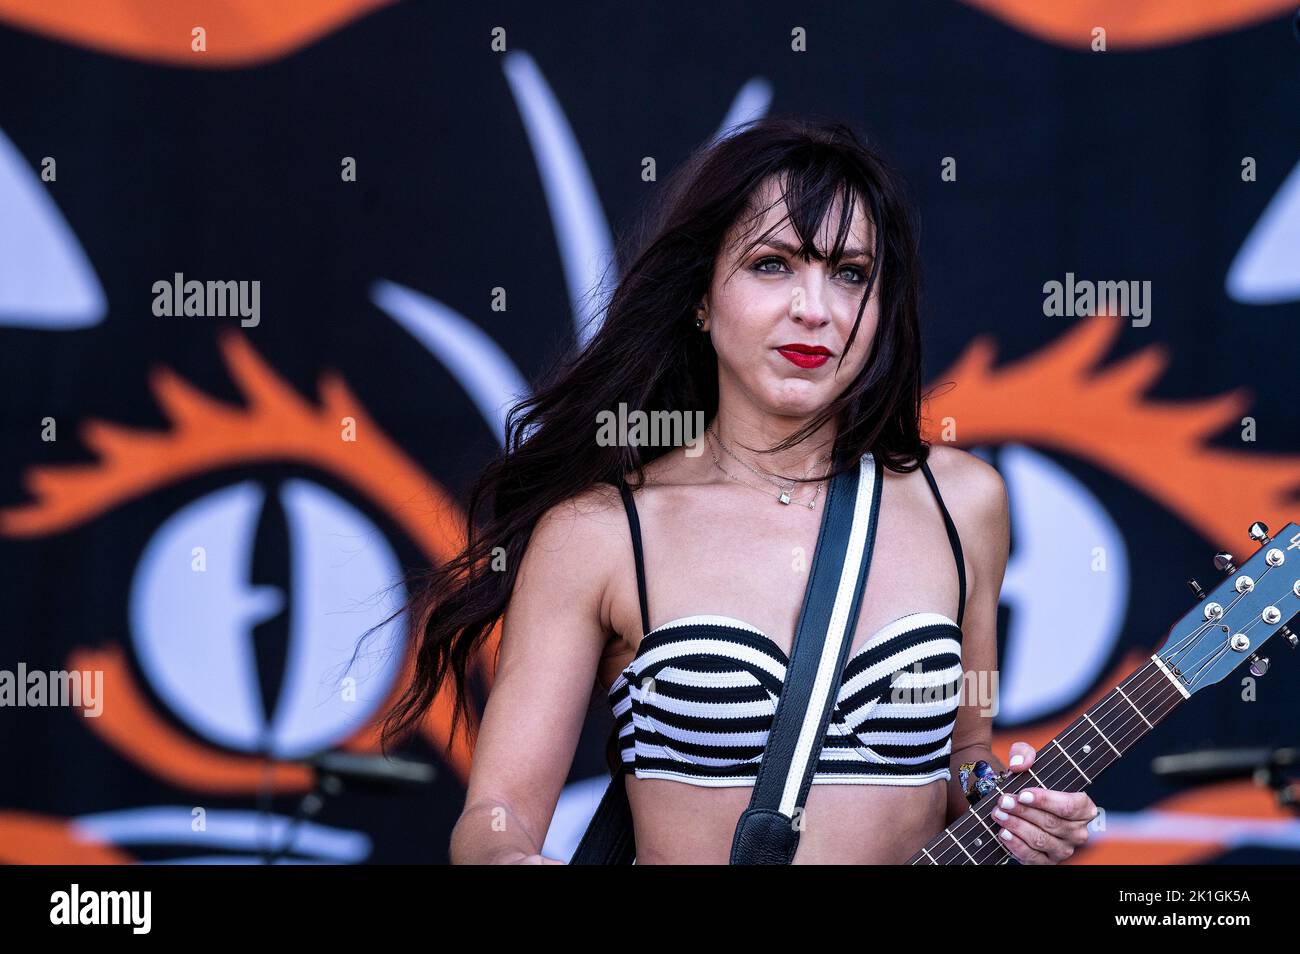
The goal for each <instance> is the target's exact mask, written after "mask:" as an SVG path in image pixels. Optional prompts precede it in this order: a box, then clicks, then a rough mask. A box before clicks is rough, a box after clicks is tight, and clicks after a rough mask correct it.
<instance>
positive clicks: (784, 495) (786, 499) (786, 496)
mask: <svg viewBox="0 0 1300 954" xmlns="http://www.w3.org/2000/svg"><path fill="white" fill-rule="evenodd" d="M776 499H777V500H779V501H781V503H783V504H788V503H789V502H790V495H789V494H788V493H786V492H785V491H784V490H783V491H781V496H780V497H777V498H776Z"/></svg>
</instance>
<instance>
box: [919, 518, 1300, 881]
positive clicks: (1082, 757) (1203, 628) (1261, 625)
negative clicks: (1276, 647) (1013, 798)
mask: <svg viewBox="0 0 1300 954" xmlns="http://www.w3.org/2000/svg"><path fill="white" fill-rule="evenodd" d="M1250 538H1251V539H1252V540H1254V541H1255V542H1256V543H1258V544H1259V550H1258V551H1256V552H1255V554H1254V555H1253V556H1252V557H1251V558H1250V559H1249V560H1247V561H1246V564H1245V566H1243V567H1240V568H1238V567H1237V566H1236V564H1235V561H1234V558H1233V556H1232V554H1230V553H1218V554H1215V557H1214V565H1215V567H1216V568H1217V569H1218V570H1219V571H1220V572H1223V573H1226V574H1227V579H1225V580H1223V581H1222V582H1221V583H1220V584H1219V585H1218V586H1217V587H1215V588H1214V589H1213V590H1211V591H1210V592H1209V593H1208V594H1206V593H1204V592H1203V591H1202V590H1201V587H1200V584H1198V583H1197V582H1196V581H1195V580H1191V581H1189V585H1190V586H1191V587H1192V590H1193V592H1195V594H1196V596H1197V599H1198V600H1199V602H1198V603H1197V604H1196V605H1195V606H1193V607H1192V608H1191V609H1190V610H1188V611H1187V613H1186V614H1184V615H1183V617H1182V618H1181V619H1179V620H1178V621H1177V622H1176V623H1174V625H1173V626H1172V627H1171V628H1170V630H1169V636H1168V637H1167V638H1166V640H1165V643H1164V645H1163V646H1161V647H1160V650H1159V651H1158V652H1156V653H1155V654H1154V655H1153V656H1152V657H1151V661H1150V662H1148V663H1146V664H1144V665H1143V666H1141V667H1139V668H1138V669H1136V670H1134V671H1133V672H1132V673H1131V674H1130V675H1129V676H1128V677H1127V678H1125V679H1123V680H1122V681H1121V682H1120V683H1119V685H1117V686H1116V687H1115V688H1114V689H1112V690H1111V691H1110V692H1109V693H1107V694H1106V695H1105V696H1103V697H1102V699H1101V701H1099V702H1098V703H1097V704H1096V705H1094V706H1093V707H1092V708H1091V709H1089V710H1087V711H1086V712H1084V714H1083V715H1082V716H1080V717H1079V718H1078V719H1076V720H1075V721H1074V722H1072V723H1070V725H1069V726H1068V727H1066V728H1065V730H1064V731H1062V732H1061V733H1060V734H1058V735H1057V736H1056V738H1054V739H1052V741H1050V742H1048V743H1047V744H1046V745H1045V746H1043V747H1042V748H1041V749H1039V750H1038V751H1037V752H1036V754H1035V756H1034V761H1033V765H1032V767H1031V768H1029V769H1026V770H1024V771H1022V772H1016V773H1007V772H1003V773H1002V774H1001V775H999V776H998V777H997V778H996V780H995V783H996V790H995V791H992V792H989V793H988V794H987V795H985V796H984V797H983V798H982V799H980V800H979V801H978V802H976V803H975V804H973V805H972V806H971V807H970V809H969V810H968V811H966V812H965V813H964V814H963V815H962V816H961V818H959V819H957V821H955V822H953V823H952V824H951V825H949V826H948V827H947V828H945V829H944V830H943V831H942V832H940V833H939V834H938V835H936V836H935V837H934V838H933V839H931V840H930V841H929V842H928V843H927V844H926V845H925V847H923V848H922V849H921V850H920V851H918V852H917V853H916V854H915V855H913V856H912V857H911V858H910V859H909V860H908V864H914V865H919V864H926V865H989V864H1006V863H1008V862H1009V861H1011V859H1012V855H1011V853H1010V852H1009V851H1008V850H1007V849H1006V848H1005V847H1003V845H1004V843H1003V841H1002V840H1001V839H1000V838H998V837H997V830H998V826H997V822H996V821H993V820H992V819H991V815H992V813H993V809H994V808H995V807H996V806H997V802H998V799H999V798H1000V797H1001V796H1002V795H1003V794H1010V795H1014V794H1016V793H1017V792H1019V791H1020V790H1021V789H1022V788H1028V787H1031V786H1038V787H1040V788H1050V789H1056V790H1058V791H1063V792H1081V791H1083V790H1084V789H1085V788H1087V787H1088V786H1089V785H1091V784H1092V783H1093V782H1094V781H1095V780H1096V779H1097V776H1098V775H1100V774H1101V773H1102V772H1103V771H1105V770H1106V769H1107V768H1109V767H1110V766H1111V765H1113V764H1114V763H1115V762H1117V761H1119V759H1120V758H1121V757H1122V756H1123V755H1124V753H1125V752H1126V751H1127V750H1128V749H1130V748H1132V746H1133V744H1134V743H1135V742H1137V741H1138V740H1139V739H1140V738H1142V736H1144V735H1146V734H1147V733H1148V732H1150V731H1151V730H1152V729H1154V728H1155V727H1156V725H1158V724H1159V723H1160V721H1161V720H1163V719H1164V718H1165V717H1166V716H1168V715H1169V713H1171V712H1173V711H1174V709H1176V708H1177V707H1178V706H1180V705H1181V704H1182V703H1183V702H1185V701H1186V700H1188V699H1190V698H1191V697H1192V694H1193V693H1196V692H1199V691H1200V690H1202V689H1204V688H1205V687H1206V686H1209V685H1213V684H1214V683H1216V682H1220V681H1222V680H1223V679H1225V678H1226V677H1227V676H1228V675H1230V674H1231V673H1232V671H1233V670H1235V669H1236V668H1237V667H1238V666H1240V665H1242V664H1243V663H1245V662H1247V661H1248V662H1249V663H1250V671H1251V673H1252V674H1253V675H1255V676H1262V675H1264V673H1265V672H1267V671H1268V664H1269V663H1268V658H1267V657H1265V656H1261V655H1260V653H1259V651H1260V649H1261V648H1262V647H1263V645H1264V644H1265V643H1266V642H1268V640H1269V639H1271V638H1272V637H1273V636H1275V635H1276V634H1278V633H1281V634H1282V635H1283V637H1284V638H1285V639H1286V641H1287V642H1288V643H1289V644H1290V646H1291V648H1292V649H1295V648H1296V644H1297V642H1300V637H1297V636H1296V634H1295V633H1293V632H1292V631H1291V630H1290V629H1289V628H1288V627H1287V625H1286V624H1287V623H1288V622H1290V621H1292V618H1293V617H1294V616H1295V615H1296V613H1297V612H1300V527H1298V526H1297V525H1296V524H1294V523H1288V524H1287V525H1286V526H1285V527H1283V528H1282V533H1281V535H1280V537H1279V538H1276V539H1275V538H1273V537H1270V536H1269V535H1268V527H1267V526H1265V525H1264V524H1262V523H1258V522H1257V523H1253V524H1251V525H1250Z"/></svg>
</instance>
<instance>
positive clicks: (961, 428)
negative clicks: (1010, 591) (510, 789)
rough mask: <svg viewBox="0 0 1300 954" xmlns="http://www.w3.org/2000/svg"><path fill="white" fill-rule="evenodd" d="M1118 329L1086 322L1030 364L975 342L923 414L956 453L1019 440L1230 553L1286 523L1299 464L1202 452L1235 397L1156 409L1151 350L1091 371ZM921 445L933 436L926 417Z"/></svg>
mask: <svg viewBox="0 0 1300 954" xmlns="http://www.w3.org/2000/svg"><path fill="white" fill-rule="evenodd" d="M1126 320H1127V319H1124V318H1117V317H1112V316H1110V315H1105V314H1102V315H1096V316H1094V317H1091V318H1087V319H1083V320H1082V321H1081V322H1080V323H1079V324H1078V325H1077V327H1075V328H1073V329H1072V330H1070V331H1068V332H1066V333H1065V334H1063V335H1061V336H1060V337H1059V338H1057V339H1055V340H1053V341H1051V342H1050V343H1048V344H1047V345H1046V346H1044V347H1043V348H1041V349H1040V350H1038V351H1035V352H1034V353H1033V354H1031V355H1029V356H1027V357H1025V358H1022V359H1021V360H1019V361H1017V362H1014V363H1012V364H1008V365H1004V366H1003V367H1001V368H998V369H996V370H995V369H994V368H993V367H992V364H993V356H994V351H995V345H994V343H993V339H992V338H991V336H989V335H981V336H980V337H978V338H976V339H975V340H974V341H973V342H972V343H971V345H970V347H969V348H967V349H966V352H965V353H964V354H963V355H962V356H961V357H960V358H959V359H958V360H957V362H956V364H954V365H953V366H952V367H951V368H949V369H948V371H947V373H946V374H944V375H943V376H942V378H941V380H952V381H955V382H956V385H955V387H954V388H953V389H952V390H951V391H950V392H948V393H945V394H944V395H942V396H941V397H932V398H931V399H930V400H929V401H928V402H927V406H928V405H934V406H935V407H936V408H940V409H941V410H939V411H938V414H939V420H940V421H942V419H943V417H951V418H952V419H953V420H954V421H955V422H956V427H957V437H958V440H957V441H955V442H954V443H959V444H961V445H962V446H975V445H977V444H982V443H1004V442H1023V443H1027V444H1033V445H1036V446H1041V447H1045V448H1053V449H1058V450H1061V451H1064V452H1065V453H1068V454H1071V455H1074V456H1076V457H1080V458H1083V459H1086V460H1088V461H1090V462H1092V463H1094V464H1097V465H1098V466H1100V467H1101V468H1102V469H1104V470H1107V471H1110V472H1111V473H1113V474H1115V475H1116V476H1117V477H1119V478H1121V479H1122V480H1125V481H1127V482H1128V483H1129V484H1131V485H1132V486H1134V487H1137V488H1139V489H1140V490H1142V491H1143V492H1144V493H1146V494H1147V495H1148V496H1149V497H1151V499H1152V500H1154V501H1156V502H1157V503H1160V504H1162V505H1164V506H1166V507H1168V508H1169V509H1170V510H1171V511H1172V512H1173V513H1175V514H1177V515H1178V516H1179V517H1180V518H1182V519H1183V520H1185V521H1186V522H1187V523H1188V524H1189V525H1190V526H1192V527H1195V528H1196V529H1197V530H1198V531H1200V532H1201V534H1202V535H1203V536H1204V537H1205V538H1206V539H1207V540H1208V541H1210V542H1212V543H1214V544H1216V545H1221V546H1230V545H1240V544H1241V543H1242V542H1243V541H1244V540H1245V538H1246V528H1247V527H1248V526H1250V524H1251V522H1253V521H1255V520H1263V521H1264V522H1265V523H1270V524H1273V525H1275V526H1280V525H1282V524H1285V523H1286V522H1287V520H1286V516H1287V514H1288V513H1289V511H1290V510H1291V509H1292V508H1293V506H1294V503H1295V500H1296V494H1294V493H1293V492H1291V488H1293V487H1295V486H1297V484H1300V455H1296V454H1265V453H1260V452H1256V451H1251V450H1235V449H1234V450H1229V449H1225V448H1220V447H1211V446H1208V445H1207V444H1206V443H1205V442H1206V440H1207V439H1208V438H1210V437H1212V436H1213V435H1214V434H1215V433H1217V432H1219V431H1221V430H1222V429H1223V428H1225V427H1227V426H1228V425H1229V423H1231V422H1234V421H1240V419H1241V413H1242V411H1243V410H1245V408H1246V407H1247V405H1248V403H1249V400H1248V395H1247V392H1246V390H1245V389H1244V388H1236V389H1234V390H1232V391H1229V392H1227V393H1224V394H1220V395H1218V396H1216V397H1209V398H1198V399H1195V400H1185V401H1167V400H1157V399H1154V398H1148V397H1144V396H1143V392H1144V391H1145V390H1146V389H1147V388H1148V387H1149V386H1150V385H1151V383H1152V381H1154V379H1155V378H1156V377H1157V375H1159V374H1160V372H1161V371H1163V370H1164V367H1165V365H1166V364H1167V363H1168V355H1167V353H1166V349H1165V348H1164V347H1163V346H1162V345H1159V344H1153V345H1148V346H1147V347H1145V348H1142V349H1141V350H1139V351H1137V352H1135V353H1133V354H1131V355H1129V356H1128V357H1126V358H1124V359H1122V360H1120V361H1117V362H1115V363H1114V364H1111V365H1109V366H1107V367H1104V368H1101V369H1099V370H1098V369H1095V368H1094V366H1095V364H1096V362H1097V361H1098V360H1099V359H1100V358H1101V357H1102V355H1103V354H1104V353H1105V352H1106V350H1107V349H1108V348H1109V346H1110V345H1111V344H1112V343H1113V341H1114V339H1115V336H1116V335H1117V334H1118V332H1119V329H1120V326H1121V324H1122V323H1123V322H1125V321H1126ZM926 418H927V420H926V427H925V434H926V436H927V439H930V440H934V441H935V442H936V443H937V442H939V440H940V437H939V435H940V431H941V427H940V426H937V425H934V424H933V423H932V422H931V420H930V415H929V413H928V407H927V415H926Z"/></svg>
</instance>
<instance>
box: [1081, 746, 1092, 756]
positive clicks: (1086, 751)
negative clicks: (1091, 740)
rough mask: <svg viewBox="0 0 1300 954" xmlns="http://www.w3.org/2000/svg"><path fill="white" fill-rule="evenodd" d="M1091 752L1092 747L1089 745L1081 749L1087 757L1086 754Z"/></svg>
mask: <svg viewBox="0 0 1300 954" xmlns="http://www.w3.org/2000/svg"><path fill="white" fill-rule="evenodd" d="M1091 751H1092V746H1091V745H1085V746H1084V747H1083V754H1084V755H1087V754H1088V753H1089V752H1091Z"/></svg>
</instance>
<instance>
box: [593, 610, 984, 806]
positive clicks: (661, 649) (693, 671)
mask: <svg viewBox="0 0 1300 954" xmlns="http://www.w3.org/2000/svg"><path fill="white" fill-rule="evenodd" d="M788 663H789V659H788V657H787V656H786V654H785V652H783V651H782V649H781V648H780V647H779V646H778V645H777V644H776V643H775V642H774V641H773V640H772V639H771V638H769V637H768V636H767V635H765V634H764V633H762V632H760V631H759V630H758V629H756V628H755V627H753V626H750V625H749V624H747V623H744V622H742V621H741V620H737V619H732V618H730V617H726V616H686V617H683V618H681V619H675V620H672V621H670V622H668V623H665V624H664V625H662V626H660V627H658V628H657V629H655V630H653V631H652V632H650V633H647V634H646V635H645V637H643V638H642V640H641V644H640V646H639V647H638V648H637V653H636V656H635V658H634V659H633V660H632V662H631V663H630V664H628V666H626V667H625V668H624V670H623V672H622V673H621V674H620V675H619V676H618V678H617V679H616V680H615V681H614V683H613V684H612V685H611V686H610V690H609V701H610V706H611V709H612V711H613V713H614V721H615V724H616V727H617V731H618V736H619V740H620V743H619V747H620V753H621V758H622V760H623V762H624V763H625V765H626V766H627V767H628V768H629V769H631V770H632V772H633V774H635V776H636V777H637V778H666V779H675V780H678V781H683V782H688V783H690V784H693V785H709V786H732V785H753V784H754V779H755V777H756V776H757V774H758V764H759V760H760V759H761V757H762V754H763V749H764V747H765V746H766V745H767V734H768V731H769V730H770V729H771V726H772V717H773V716H774V715H775V713H776V705H777V701H778V699H779V698H780V695H781V688H782V685H783V684H784V680H785V670H786V666H787V664H788ZM961 682H962V669H961V629H960V628H959V627H958V626H957V624H956V623H954V622H953V621H952V620H950V619H948V618H947V617H946V616H942V615H940V614H938V613H930V612H921V613H911V614H909V615H907V616H904V617H902V618H900V619H897V620H895V621H894V622H892V623H889V624H887V625H886V626H884V627H882V628H881V629H880V630H878V631H877V632H876V633H875V634H874V635H873V636H872V637H871V638H870V639H869V640H867V642H866V643H864V644H863V645H862V647H861V648H860V649H859V650H858V651H857V652H856V653H854V654H853V656H852V657H851V658H850V659H849V661H848V663H847V665H846V666H845V669H844V675H843V677H842V679H841V682H840V690H839V696H838V697H837V699H836V702H835V705H834V708H833V709H832V711H831V720H830V722H829V723H828V725H827V727H826V737H825V740H824V743H823V745H822V750H821V754H820V756H819V758H818V763H817V771H816V774H815V775H814V776H813V784H814V785H816V784H826V783H840V784H854V783H856V784H878V785H924V784H925V783H927V782H932V781H934V780H936V779H947V778H949V777H950V773H949V769H948V761H949V756H950V755H951V752H952V729H953V723H954V722H955V721H956V718H957V707H958V703H959V701H960V699H959V696H960V689H961Z"/></svg>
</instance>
